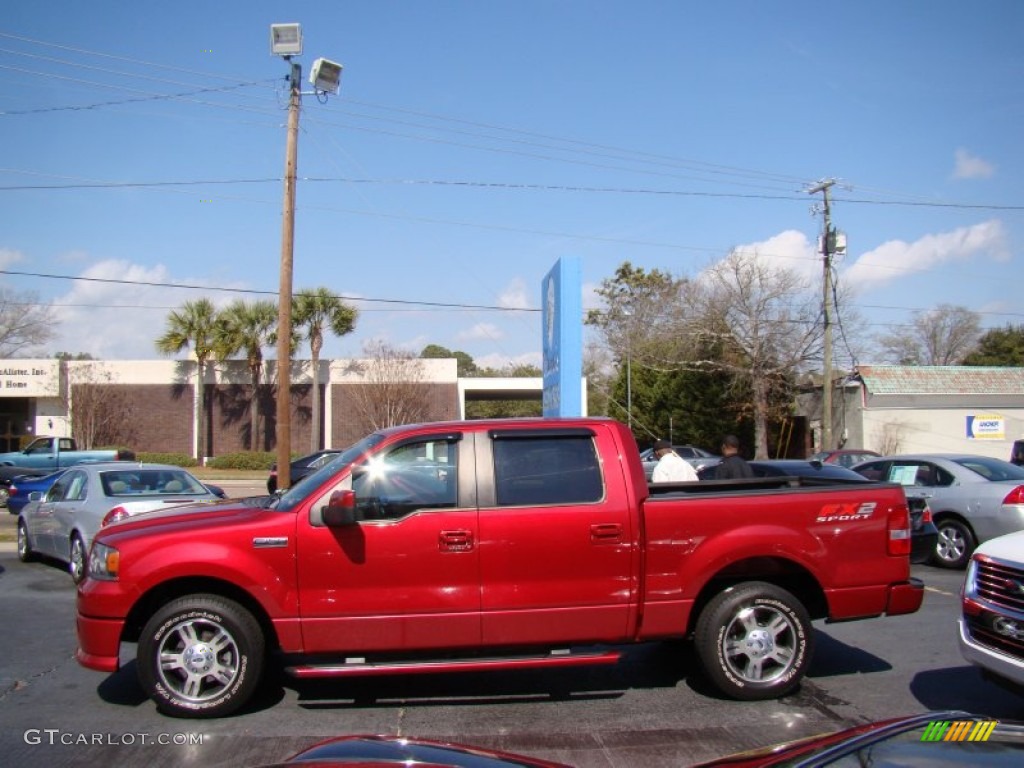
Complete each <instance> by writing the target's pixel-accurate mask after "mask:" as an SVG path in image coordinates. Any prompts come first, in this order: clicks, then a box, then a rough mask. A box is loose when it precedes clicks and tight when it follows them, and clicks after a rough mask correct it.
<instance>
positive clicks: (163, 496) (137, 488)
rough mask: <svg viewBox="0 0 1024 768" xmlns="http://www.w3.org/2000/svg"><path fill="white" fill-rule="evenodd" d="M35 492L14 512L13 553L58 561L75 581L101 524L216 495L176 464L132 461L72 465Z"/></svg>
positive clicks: (82, 569) (21, 557)
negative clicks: (15, 547) (15, 545)
mask: <svg viewBox="0 0 1024 768" xmlns="http://www.w3.org/2000/svg"><path fill="white" fill-rule="evenodd" d="M35 496H36V494H32V497H33V500H32V502H31V503H29V504H26V505H25V507H24V508H23V509H22V510H21V514H20V515H18V557H19V558H20V559H21V560H22V561H26V560H31V559H32V558H33V557H34V556H35V555H45V556H48V557H52V558H55V559H57V560H61V561H63V562H65V563H67V564H68V568H69V570H70V572H71V576H72V578H73V579H74V580H75V582H76V583H77V582H79V581H81V580H82V578H83V577H84V576H85V562H86V557H87V555H88V552H89V546H90V544H91V543H92V539H93V536H95V535H96V533H97V532H98V531H99V530H100V528H102V527H103V526H105V525H109V524H111V523H114V522H117V521H118V520H121V519H123V518H125V517H130V516H132V515H137V514H139V513H140V512H146V511H148V510H153V509H161V508H164V507H169V506H171V505H179V504H194V503H197V502H210V501H217V500H219V499H220V496H218V494H216V493H215V492H214V491H211V490H210V489H209V488H207V487H206V486H205V485H203V484H202V483H201V482H199V480H197V479H196V478H195V477H193V476H192V475H191V474H190V473H189V472H187V471H186V470H184V469H182V468H181V467H175V466H170V465H166V464H140V463H136V462H104V463H97V464H79V465H76V466H74V467H71V468H69V469H67V470H66V471H65V472H64V474H62V475H61V476H60V477H58V478H57V479H56V481H55V482H54V483H53V485H51V486H50V489H49V490H48V491H47V492H46V494H45V495H44V496H41V498H38V499H36V498H34V497H35Z"/></svg>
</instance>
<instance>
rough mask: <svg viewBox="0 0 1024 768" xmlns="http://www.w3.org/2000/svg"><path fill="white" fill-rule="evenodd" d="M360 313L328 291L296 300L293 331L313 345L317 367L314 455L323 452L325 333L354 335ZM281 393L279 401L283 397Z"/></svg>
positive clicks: (300, 295)
mask: <svg viewBox="0 0 1024 768" xmlns="http://www.w3.org/2000/svg"><path fill="white" fill-rule="evenodd" d="M358 314H359V313H358V312H357V310H356V309H355V308H354V307H351V306H349V305H348V304H346V303H345V302H344V301H342V300H341V299H340V298H339V297H337V296H335V295H334V294H332V293H331V292H330V291H329V290H328V289H327V288H324V287H322V286H321V287H320V288H316V289H306V290H302V291H299V293H298V294H296V296H295V300H294V303H293V309H292V320H293V321H294V322H293V327H294V328H295V329H297V330H299V331H300V332H301V334H302V336H303V337H304V338H305V339H307V340H308V341H309V354H310V359H311V361H312V365H313V403H312V405H313V429H312V435H311V439H310V452H314V451H317V450H319V449H320V438H321V433H320V351H321V350H322V349H323V347H324V330H325V329H329V330H330V332H331V333H333V334H334V335H335V336H344V335H346V334H349V333H352V331H353V330H355V327H356V317H357V316H358ZM281 396H282V395H281V393H280V392H279V393H278V397H281Z"/></svg>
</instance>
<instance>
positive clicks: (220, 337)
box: [214, 300, 277, 451]
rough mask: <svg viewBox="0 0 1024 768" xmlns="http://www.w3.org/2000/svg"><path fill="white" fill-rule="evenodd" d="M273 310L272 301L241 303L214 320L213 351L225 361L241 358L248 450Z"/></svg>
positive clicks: (254, 442) (253, 443)
mask: <svg viewBox="0 0 1024 768" xmlns="http://www.w3.org/2000/svg"><path fill="white" fill-rule="evenodd" d="M276 326H277V306H276V305H275V304H274V302H272V301H254V302H252V303H251V304H250V303H246V302H244V301H242V300H238V301H234V302H232V303H231V304H229V305H228V306H227V307H226V308H225V309H224V310H222V311H221V313H220V314H219V315H218V316H217V326H216V330H215V333H214V349H215V350H216V355H217V358H218V359H220V360H225V359H227V358H229V357H231V356H232V355H235V354H238V353H239V352H241V353H244V354H245V362H246V367H247V368H248V369H249V380H250V382H251V384H252V395H251V397H250V400H249V448H250V450H253V451H255V450H256V449H257V447H258V445H259V441H258V439H257V438H258V437H259V388H260V380H261V379H262V375H263V348H264V347H269V346H272V345H273V343H274V336H275V328H276Z"/></svg>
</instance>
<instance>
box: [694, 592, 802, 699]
mask: <svg viewBox="0 0 1024 768" xmlns="http://www.w3.org/2000/svg"><path fill="white" fill-rule="evenodd" d="M813 632H814V629H813V627H812V626H811V619H810V616H809V615H808V614H807V609H806V608H804V606H803V604H802V603H801V602H800V601H799V600H797V599H796V597H794V596H793V595H792V594H790V593H789V592H787V591H786V590H784V589H781V588H779V587H776V586H775V585H774V584H768V583H766V582H760V581H753V582H748V583H745V584H737V585H735V586H732V587H729V588H728V589H726V590H725V591H724V592H722V593H721V594H718V595H716V596H715V597H714V599H713V600H711V602H710V603H708V604H707V606H706V607H705V608H704V610H703V611H702V612H701V614H700V617H699V618H698V619H697V628H696V634H695V637H694V643H695V646H696V650H697V655H698V656H699V657H700V660H701V662H702V664H703V667H704V671H705V673H706V675H707V676H708V678H709V679H710V681H711V683H712V684H713V685H714V686H715V687H716V688H717V689H718V690H719V691H721V692H722V693H724V694H725V695H727V696H729V697H731V698H734V699H741V700H743V701H755V700H760V699H773V698H778V697H779V696H783V695H785V694H786V693H788V692H789V691H791V690H792V689H793V688H795V687H796V686H797V684H798V683H799V682H800V680H801V678H803V676H804V673H805V672H806V670H807V665H808V664H809V663H810V659H811V653H812V650H813V647H814V634H813Z"/></svg>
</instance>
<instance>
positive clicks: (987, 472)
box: [953, 456, 1024, 481]
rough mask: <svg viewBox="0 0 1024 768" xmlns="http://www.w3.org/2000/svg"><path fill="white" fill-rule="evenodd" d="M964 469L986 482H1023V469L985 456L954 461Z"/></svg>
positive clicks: (967, 457)
mask: <svg viewBox="0 0 1024 768" xmlns="http://www.w3.org/2000/svg"><path fill="white" fill-rule="evenodd" d="M953 461H954V462H956V463H957V464H959V465H960V466H961V467H963V468H964V469H969V470H971V472H974V473H975V474H977V475H981V476H982V477H983V478H985V479H986V480H993V481H994V480H1024V467H1018V466H1017V465H1016V464H1011V463H1010V462H1008V461H1003V460H1002V459H990V458H988V457H987V456H966V457H964V458H962V459H954V460H953Z"/></svg>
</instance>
